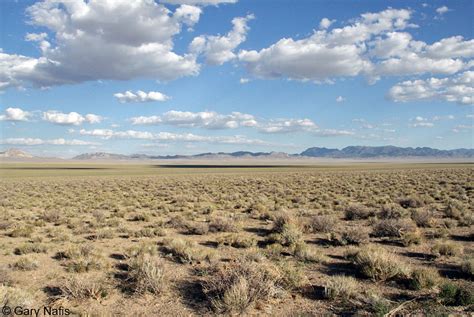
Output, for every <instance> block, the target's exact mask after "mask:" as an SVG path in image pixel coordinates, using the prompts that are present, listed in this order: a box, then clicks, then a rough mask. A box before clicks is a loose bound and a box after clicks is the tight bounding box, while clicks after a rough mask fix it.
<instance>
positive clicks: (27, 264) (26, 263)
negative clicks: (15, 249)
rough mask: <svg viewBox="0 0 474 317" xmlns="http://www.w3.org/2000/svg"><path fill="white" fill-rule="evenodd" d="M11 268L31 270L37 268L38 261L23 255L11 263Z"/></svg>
mask: <svg viewBox="0 0 474 317" xmlns="http://www.w3.org/2000/svg"><path fill="white" fill-rule="evenodd" d="M11 268H12V269H14V270H19V271H33V270H36V269H37V268H38V262H37V261H35V260H33V259H30V258H29V257H28V256H24V257H22V258H21V259H19V260H18V261H16V262H15V263H13V264H12V265H11Z"/></svg>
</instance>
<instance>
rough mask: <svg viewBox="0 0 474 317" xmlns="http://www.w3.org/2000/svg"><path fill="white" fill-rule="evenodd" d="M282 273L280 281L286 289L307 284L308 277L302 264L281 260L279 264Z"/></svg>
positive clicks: (297, 287)
mask: <svg viewBox="0 0 474 317" xmlns="http://www.w3.org/2000/svg"><path fill="white" fill-rule="evenodd" d="M277 269H278V271H279V274H280V281H279V282H278V284H279V285H281V286H282V287H283V288H284V289H286V290H296V289H299V288H300V287H302V286H303V285H305V283H306V282H307V277H306V275H305V274H304V271H303V268H302V267H301V266H300V265H294V264H293V263H292V262H290V261H281V262H279V263H278V264H277Z"/></svg>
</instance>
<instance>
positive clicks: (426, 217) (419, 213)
mask: <svg viewBox="0 0 474 317" xmlns="http://www.w3.org/2000/svg"><path fill="white" fill-rule="evenodd" d="M411 219H412V220H413V221H414V222H415V223H416V225H417V226H418V227H422V228H431V227H434V225H435V219H434V217H433V212H432V211H430V210H429V209H427V208H420V209H416V210H414V211H413V212H412V214H411Z"/></svg>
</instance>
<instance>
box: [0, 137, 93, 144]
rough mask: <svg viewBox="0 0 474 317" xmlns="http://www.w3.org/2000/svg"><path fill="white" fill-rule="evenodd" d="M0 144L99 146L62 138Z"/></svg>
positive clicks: (4, 141) (22, 139)
mask: <svg viewBox="0 0 474 317" xmlns="http://www.w3.org/2000/svg"><path fill="white" fill-rule="evenodd" d="M2 144H11V145H100V143H97V142H89V141H83V140H77V139H72V140H66V139H63V138H59V139H48V140H44V139H39V138H7V139H5V140H3V141H2Z"/></svg>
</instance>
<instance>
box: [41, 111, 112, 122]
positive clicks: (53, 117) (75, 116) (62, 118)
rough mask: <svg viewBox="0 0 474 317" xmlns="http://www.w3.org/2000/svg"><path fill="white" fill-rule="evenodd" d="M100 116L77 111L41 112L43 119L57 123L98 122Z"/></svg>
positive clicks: (100, 119) (100, 118)
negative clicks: (82, 113)
mask: <svg viewBox="0 0 474 317" xmlns="http://www.w3.org/2000/svg"><path fill="white" fill-rule="evenodd" d="M102 119H103V118H102V117H101V116H99V115H96V114H91V113H89V114H86V115H85V116H83V115H81V114H79V113H77V112H69V113H62V112H59V111H55V110H49V111H46V112H43V120H44V121H48V122H51V123H54V124H59V125H81V124H83V123H85V122H87V123H91V124H93V123H100V122H101V121H102Z"/></svg>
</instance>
